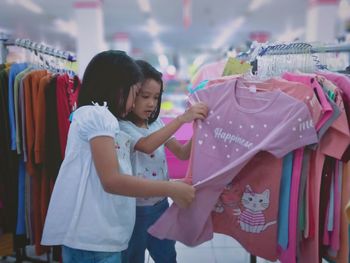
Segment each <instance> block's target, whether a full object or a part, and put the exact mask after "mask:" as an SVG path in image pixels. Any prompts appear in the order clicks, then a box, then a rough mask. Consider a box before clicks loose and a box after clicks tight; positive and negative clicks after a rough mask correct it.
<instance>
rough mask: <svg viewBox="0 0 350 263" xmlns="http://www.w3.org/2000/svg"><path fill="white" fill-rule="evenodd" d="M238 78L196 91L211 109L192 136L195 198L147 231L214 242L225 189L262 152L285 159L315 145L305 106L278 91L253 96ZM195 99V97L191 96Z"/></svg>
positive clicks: (192, 241) (194, 242)
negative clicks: (219, 203) (216, 211)
mask: <svg viewBox="0 0 350 263" xmlns="http://www.w3.org/2000/svg"><path fill="white" fill-rule="evenodd" d="M239 86H240V85H238V82H237V81H236V80H231V81H227V82H225V83H222V84H220V85H217V86H215V87H212V88H210V89H205V90H200V91H198V92H197V93H196V94H197V98H198V99H199V100H200V101H202V102H204V103H206V104H207V105H208V107H209V109H210V112H209V116H208V118H207V119H206V120H205V121H203V122H198V123H197V125H196V127H195V131H194V138H193V145H192V147H193V156H192V164H191V167H192V175H193V183H194V186H195V187H196V198H195V200H194V201H193V203H192V204H191V206H190V207H189V208H188V209H179V208H178V207H177V206H176V205H175V204H173V205H172V206H171V207H170V208H169V209H168V210H167V211H166V212H165V213H164V214H163V216H162V217H161V218H160V219H159V220H158V221H157V222H156V223H155V224H154V225H153V226H152V227H150V228H149V233H151V234H152V235H154V236H156V237H158V238H160V239H163V238H168V239H173V240H178V241H181V242H182V243H184V244H186V245H189V246H195V245H198V244H201V243H202V242H205V241H207V240H209V239H211V238H212V236H213V225H212V221H211V216H210V214H211V212H212V210H213V209H214V206H215V204H216V202H217V200H218V198H219V196H220V194H221V192H222V191H223V189H224V187H225V186H226V185H227V184H228V183H229V182H231V181H232V179H234V177H235V176H236V175H237V174H238V173H239V171H240V170H241V169H242V168H243V167H244V166H245V165H246V164H247V163H248V162H249V160H251V158H252V157H254V156H255V154H257V153H258V152H260V151H267V152H270V153H271V154H273V155H274V156H276V157H278V158H281V157H283V156H284V155H285V154H287V153H288V152H290V151H292V150H294V149H297V148H299V147H302V146H304V145H307V144H313V143H316V142H317V135H316V131H315V129H314V127H313V123H312V119H311V117H310V113H309V111H308V109H307V107H306V105H305V104H304V103H303V102H300V101H297V100H296V99H294V98H292V97H290V96H288V95H286V94H284V93H283V92H280V91H271V92H270V91H267V92H262V93H260V92H257V93H251V92H249V91H248V90H247V89H246V88H240V87H239ZM193 99H195V97H194V98H193Z"/></svg>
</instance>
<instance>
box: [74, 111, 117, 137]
mask: <svg viewBox="0 0 350 263" xmlns="http://www.w3.org/2000/svg"><path fill="white" fill-rule="evenodd" d="M73 121H76V122H77V124H78V127H79V134H80V136H81V138H83V139H84V140H88V141H90V140H91V139H93V138H95V137H97V136H109V137H113V138H115V136H116V134H117V133H118V132H119V130H120V129H119V124H118V120H117V118H116V117H114V115H113V114H112V113H111V112H110V111H109V110H108V109H107V107H105V106H84V107H82V108H80V109H78V110H77V111H76V112H75V113H74V115H73Z"/></svg>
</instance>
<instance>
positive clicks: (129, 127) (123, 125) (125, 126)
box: [119, 121, 145, 150]
mask: <svg viewBox="0 0 350 263" xmlns="http://www.w3.org/2000/svg"><path fill="white" fill-rule="evenodd" d="M119 125H120V129H121V130H122V131H124V132H125V133H127V134H128V135H129V136H130V137H131V139H130V144H131V149H132V150H135V145H136V143H137V142H138V141H139V140H140V139H141V138H142V137H145V136H144V135H143V134H142V133H141V132H140V131H138V130H137V128H136V127H135V125H134V124H133V123H132V122H130V121H121V122H120V123H119Z"/></svg>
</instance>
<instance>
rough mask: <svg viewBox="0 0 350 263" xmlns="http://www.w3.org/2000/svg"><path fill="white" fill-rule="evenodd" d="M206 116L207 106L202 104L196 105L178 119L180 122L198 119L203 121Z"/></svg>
mask: <svg viewBox="0 0 350 263" xmlns="http://www.w3.org/2000/svg"><path fill="white" fill-rule="evenodd" d="M207 116H208V106H207V105H205V104H204V103H202V102H199V103H196V104H194V105H193V106H191V107H190V108H188V109H187V110H186V111H185V112H184V113H183V114H182V115H180V116H179V117H178V118H179V120H180V121H181V122H183V123H186V122H192V121H193V120H196V119H200V120H203V119H205V118H206V117H207Z"/></svg>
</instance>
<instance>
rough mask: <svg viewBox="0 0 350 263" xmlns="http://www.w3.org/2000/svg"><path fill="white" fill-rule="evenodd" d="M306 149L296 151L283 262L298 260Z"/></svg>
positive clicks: (282, 255) (281, 258)
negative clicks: (299, 199)
mask: <svg viewBox="0 0 350 263" xmlns="http://www.w3.org/2000/svg"><path fill="white" fill-rule="evenodd" d="M303 154H304V149H298V150H296V151H295V152H294V159H293V173H292V183H291V190H290V201H289V228H288V248H287V249H286V250H281V255H280V260H281V262H290V263H292V262H296V261H297V256H296V255H297V254H296V253H297V245H298V244H297V224H298V197H299V183H300V175H301V169H302V164H303Z"/></svg>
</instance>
